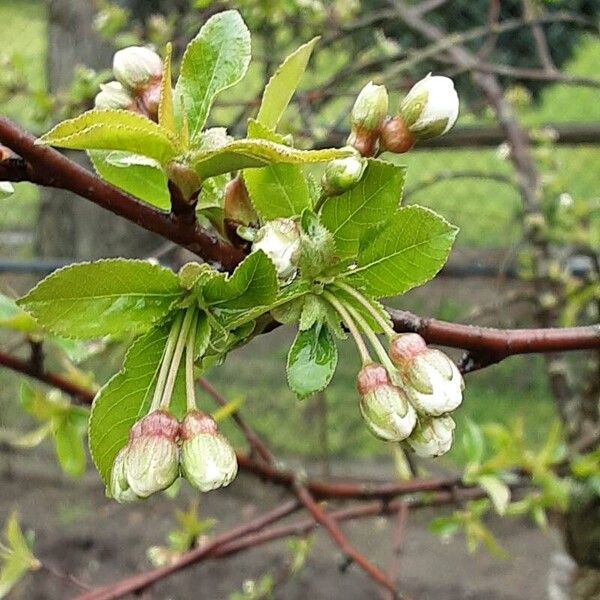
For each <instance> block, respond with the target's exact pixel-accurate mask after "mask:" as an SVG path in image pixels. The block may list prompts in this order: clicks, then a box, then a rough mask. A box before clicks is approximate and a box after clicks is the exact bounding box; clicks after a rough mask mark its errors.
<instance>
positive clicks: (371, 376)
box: [356, 364, 417, 442]
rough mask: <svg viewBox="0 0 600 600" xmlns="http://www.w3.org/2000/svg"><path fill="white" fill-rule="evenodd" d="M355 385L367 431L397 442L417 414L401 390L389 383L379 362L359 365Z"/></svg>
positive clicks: (413, 421) (409, 430)
mask: <svg viewBox="0 0 600 600" xmlns="http://www.w3.org/2000/svg"><path fill="white" fill-rule="evenodd" d="M356 385H357V388H358V392H359V394H360V396H361V398H360V404H359V407H360V413H361V415H362V417H363V419H364V420H365V422H366V424H367V426H368V427H369V429H370V430H371V432H372V433H373V434H374V435H375V436H377V437H378V438H380V439H382V440H386V441H388V442H400V441H402V440H404V439H406V438H407V437H408V436H409V435H410V434H411V432H412V430H413V429H414V427H415V424H416V422H417V414H416V412H415V409H414V408H413V407H412V406H411V404H410V402H409V401H408V398H407V397H406V394H405V393H404V391H403V390H402V389H401V388H399V387H397V386H394V385H392V384H391V382H390V378H389V375H388V372H387V371H386V370H385V368H384V367H383V366H382V365H379V364H370V365H367V366H365V367H363V368H362V369H361V370H360V372H359V374H358V377H357V380H356Z"/></svg>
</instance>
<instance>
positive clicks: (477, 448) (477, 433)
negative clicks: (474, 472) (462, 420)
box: [462, 419, 485, 465]
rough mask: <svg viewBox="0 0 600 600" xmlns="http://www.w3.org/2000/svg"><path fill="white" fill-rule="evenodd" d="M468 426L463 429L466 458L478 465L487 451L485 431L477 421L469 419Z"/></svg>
mask: <svg viewBox="0 0 600 600" xmlns="http://www.w3.org/2000/svg"><path fill="white" fill-rule="evenodd" d="M465 425H466V427H465V428H464V431H463V438H462V443H463V448H464V450H465V458H466V459H467V462H469V463H473V464H475V465H478V464H480V463H481V461H482V460H483V455H484V452H485V441H484V439H483V432H482V431H481V428H480V427H479V425H477V423H474V422H473V421H471V419H467V422H466V424H465Z"/></svg>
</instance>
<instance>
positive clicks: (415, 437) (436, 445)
mask: <svg viewBox="0 0 600 600" xmlns="http://www.w3.org/2000/svg"><path fill="white" fill-rule="evenodd" d="M455 427H456V423H455V422H454V419H452V417H450V416H449V415H445V416H443V417H432V418H429V419H424V420H422V421H420V422H419V424H418V425H417V426H416V428H415V430H414V431H413V432H412V434H411V436H410V437H409V438H408V440H407V441H408V443H409V445H410V447H411V448H412V449H413V450H414V451H415V453H416V454H417V455H418V456H423V457H435V456H441V455H442V454H446V452H448V450H450V448H451V447H452V441H453V439H454V428H455Z"/></svg>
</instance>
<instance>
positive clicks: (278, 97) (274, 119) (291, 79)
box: [256, 37, 319, 129]
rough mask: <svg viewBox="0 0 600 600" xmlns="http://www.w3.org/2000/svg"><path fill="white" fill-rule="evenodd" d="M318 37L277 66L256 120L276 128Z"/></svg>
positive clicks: (270, 127)
mask: <svg viewBox="0 0 600 600" xmlns="http://www.w3.org/2000/svg"><path fill="white" fill-rule="evenodd" d="M318 41H319V38H318V37H315V38H313V39H312V40H310V42H307V43H306V44H303V45H302V46H300V47H299V48H298V49H297V50H295V51H294V52H292V54H290V55H289V56H288V57H287V58H286V59H285V60H284V61H283V63H282V64H281V65H280V66H279V67H278V68H277V71H275V74H274V75H273V77H271V79H270V80H269V83H267V87H266V88H265V92H264V94H263V97H262V101H261V104H260V109H259V111H258V115H257V117H256V120H257V121H259V122H260V123H262V124H263V125H264V126H265V127H268V128H269V129H275V128H276V127H277V125H278V124H279V120H280V119H281V116H282V115H283V113H284V111H285V109H286V108H287V106H288V104H289V103H290V100H291V99H292V96H293V95H294V92H295V91H296V88H297V87H298V84H299V83H300V79H301V78H302V75H304V71H305V70H306V65H308V61H309V59H310V55H311V54H312V51H313V48H314V47H315V44H316V43H317V42H318Z"/></svg>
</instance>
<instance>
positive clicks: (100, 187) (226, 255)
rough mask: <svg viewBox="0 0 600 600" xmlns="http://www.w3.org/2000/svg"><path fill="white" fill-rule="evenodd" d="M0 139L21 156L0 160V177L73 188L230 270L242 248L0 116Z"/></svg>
mask: <svg viewBox="0 0 600 600" xmlns="http://www.w3.org/2000/svg"><path fill="white" fill-rule="evenodd" d="M0 143H1V144H3V145H4V146H6V147H7V148H9V149H10V150H12V151H13V152H15V153H16V154H18V155H19V156H20V157H21V159H22V160H21V159H15V158H8V159H6V160H2V161H0V181H13V182H19V181H29V182H31V183H36V184H38V185H42V186H46V187H54V188H60V189H64V190H68V191H70V192H73V193H75V194H77V195H79V196H81V197H82V198H85V199H86V200H89V201H91V202H94V203H95V204H97V205H98V206H101V207H102V208H105V209H106V210H109V211H111V212H112V213H114V214H116V215H119V216H121V217H123V218H125V219H127V220H128V221H131V222H132V223H135V224H136V225H139V226H140V227H143V228H144V229H146V230H148V231H152V232H154V233H157V234H159V235H161V236H163V237H164V238H166V239H168V240H171V241H172V242H175V243H176V244H178V245H179V246H182V247H183V248H186V249H188V250H189V251H190V252H193V253H194V254H197V255H198V256H200V257H201V258H203V259H204V260H206V261H207V262H210V263H212V264H214V265H217V266H219V267H221V268H222V269H224V270H227V271H231V270H232V269H234V268H235V266H236V265H237V264H238V263H239V262H240V261H241V260H242V259H243V257H244V254H243V253H242V252H241V251H240V250H239V249H237V248H234V247H233V246H231V245H230V244H227V243H223V242H222V241H220V240H219V239H218V238H217V237H216V235H213V234H212V233H210V232H208V231H206V230H204V229H202V228H201V227H199V226H198V225H197V224H195V223H193V222H190V221H189V219H187V218H185V219H181V218H178V217H177V216H176V215H174V214H169V213H164V212H161V211H159V210H157V209H155V208H152V207H151V206H148V205H147V204H144V203H142V202H140V201H138V200H136V199H135V198H132V197H131V196H128V195H127V194H125V193H124V192H122V191H121V190H119V189H117V188H116V187H113V186H111V185H110V184H108V183H106V182H104V181H102V180H101V179H100V178H99V177H97V176H96V175H94V174H93V173H91V172H90V171H88V170H86V169H84V168H83V167H81V166H80V165H78V164H77V163H75V162H73V161H72V160H69V159H68V158H67V157H66V156H64V155H62V154H61V153H60V152H57V151H56V150H54V149H53V148H49V147H47V146H38V145H36V144H35V138H34V137H33V136H32V135H30V134H28V133H25V132H24V131H21V130H20V129H19V128H18V127H17V126H16V125H14V124H13V123H11V122H10V121H9V120H8V119H5V118H3V117H0Z"/></svg>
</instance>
